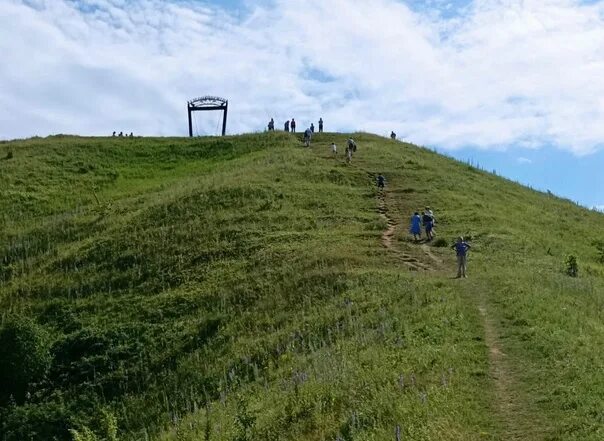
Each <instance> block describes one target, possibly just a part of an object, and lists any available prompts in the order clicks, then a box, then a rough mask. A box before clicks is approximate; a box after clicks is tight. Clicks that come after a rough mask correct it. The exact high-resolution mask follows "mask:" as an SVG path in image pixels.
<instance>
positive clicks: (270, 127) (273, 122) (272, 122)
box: [268, 118, 275, 132]
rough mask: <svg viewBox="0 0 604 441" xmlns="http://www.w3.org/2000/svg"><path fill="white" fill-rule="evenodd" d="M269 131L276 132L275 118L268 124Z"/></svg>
mask: <svg viewBox="0 0 604 441" xmlns="http://www.w3.org/2000/svg"><path fill="white" fill-rule="evenodd" d="M268 131H269V132H274V131H275V121H274V120H273V118H271V120H270V121H269V122H268Z"/></svg>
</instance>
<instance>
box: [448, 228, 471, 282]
mask: <svg viewBox="0 0 604 441" xmlns="http://www.w3.org/2000/svg"><path fill="white" fill-rule="evenodd" d="M451 248H453V249H454V250H455V252H456V253H457V278H458V279H459V278H460V277H463V278H464V279H465V278H466V269H467V266H468V250H469V249H470V248H472V247H471V246H470V245H469V244H468V243H466V242H464V240H463V237H461V236H459V237H458V238H457V242H455V245H453V246H452V247H451Z"/></svg>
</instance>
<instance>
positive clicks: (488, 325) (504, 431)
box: [377, 191, 544, 441]
mask: <svg viewBox="0 0 604 441" xmlns="http://www.w3.org/2000/svg"><path fill="white" fill-rule="evenodd" d="M377 199H378V206H377V211H378V213H379V215H380V217H381V218H382V219H384V220H385V221H386V228H385V229H384V231H383V232H382V237H381V243H382V245H383V246H384V247H385V248H386V249H388V250H389V251H390V252H392V253H394V254H395V255H397V257H398V259H399V260H400V261H401V262H402V263H403V264H404V265H406V266H407V267H409V269H410V270H411V271H439V272H440V273H444V271H445V270H446V266H447V265H446V263H445V262H444V261H443V260H442V259H441V258H440V257H438V256H437V255H435V254H434V253H433V252H432V249H431V247H430V246H429V245H428V244H425V243H422V244H421V245H419V246H417V247H415V249H417V250H418V251H419V250H421V252H422V253H423V255H424V256H425V257H426V258H427V259H426V260H428V261H429V263H423V262H420V260H419V259H418V258H416V257H414V256H412V255H411V254H408V253H405V252H404V251H402V250H401V249H400V248H399V246H398V244H397V242H396V233H397V228H398V225H397V223H396V221H395V220H394V219H393V217H392V216H391V215H390V214H389V212H388V207H387V204H386V199H387V193H386V192H385V191H383V192H381V193H379V194H378V196H377ZM461 283H464V282H461ZM468 288H470V290H471V291H473V292H474V294H473V295H472V300H470V301H472V302H473V303H475V304H476V305H477V308H478V311H479V313H480V316H481V318H482V322H483V323H482V324H483V329H484V339H485V344H486V346H487V350H488V360H489V377H490V379H491V381H492V384H493V390H494V400H493V410H494V412H495V415H496V418H497V419H498V421H499V427H500V433H498V437H497V438H496V439H498V440H501V441H521V440H522V441H525V440H527V441H528V440H530V441H541V440H543V439H544V437H543V431H542V425H541V424H539V423H538V422H536V421H535V418H534V416H533V415H531V412H530V410H529V406H528V404H527V403H526V402H525V400H524V399H523V398H522V397H521V396H519V395H518V393H517V392H518V390H519V384H518V380H517V378H516V375H515V373H514V371H513V365H512V363H511V361H510V360H508V358H507V355H506V354H505V352H504V351H503V349H502V345H501V341H500V335H501V332H500V331H499V329H498V328H499V326H498V323H497V320H496V319H495V318H494V316H493V314H490V313H489V309H488V305H487V301H486V298H485V294H484V287H483V286H480V287H479V286H476V285H473V286H471V287H468Z"/></svg>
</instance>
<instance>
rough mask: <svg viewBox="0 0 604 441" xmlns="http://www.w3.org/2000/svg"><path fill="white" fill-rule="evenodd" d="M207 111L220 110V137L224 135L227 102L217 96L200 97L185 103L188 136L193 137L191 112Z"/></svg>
mask: <svg viewBox="0 0 604 441" xmlns="http://www.w3.org/2000/svg"><path fill="white" fill-rule="evenodd" d="M209 110H222V136H224V135H226V124H227V113H228V111H229V101H228V100H225V99H224V98H220V97H217V96H202V97H199V98H195V99H193V100H191V101H188V102H187V114H188V116H189V136H190V137H192V136H193V122H192V120H191V114H192V113H193V112H207V111H209Z"/></svg>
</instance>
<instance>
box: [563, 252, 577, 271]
mask: <svg viewBox="0 0 604 441" xmlns="http://www.w3.org/2000/svg"><path fill="white" fill-rule="evenodd" d="M564 263H565V265H566V274H567V275H569V276H571V277H578V276H579V264H578V263H577V256H574V255H572V254H570V255H569V256H567V257H566V261H565V262H564Z"/></svg>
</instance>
